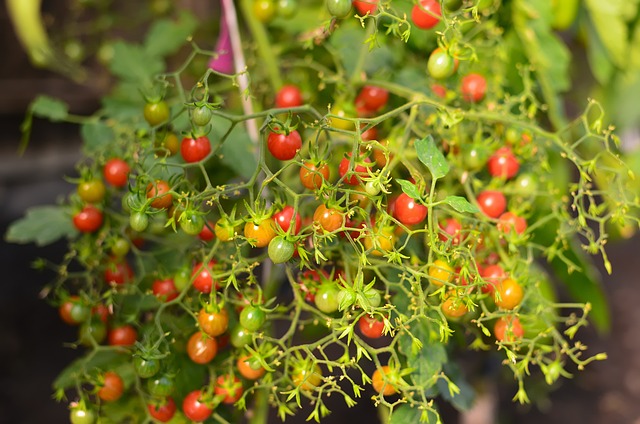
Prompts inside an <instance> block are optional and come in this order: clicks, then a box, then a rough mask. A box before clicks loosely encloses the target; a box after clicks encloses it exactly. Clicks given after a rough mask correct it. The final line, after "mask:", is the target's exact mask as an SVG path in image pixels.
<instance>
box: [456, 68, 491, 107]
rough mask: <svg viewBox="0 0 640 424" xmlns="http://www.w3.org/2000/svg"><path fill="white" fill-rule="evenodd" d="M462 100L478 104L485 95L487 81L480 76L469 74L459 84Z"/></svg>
mask: <svg viewBox="0 0 640 424" xmlns="http://www.w3.org/2000/svg"><path fill="white" fill-rule="evenodd" d="M460 92H461V93H462V98H463V99H464V100H465V101H467V102H469V103H478V102H479V101H481V100H482V99H484V96H485V94H486V93H487V80H486V79H485V78H484V77H483V76H482V75H480V74H469V75H466V76H465V77H463V78H462V81H461V82H460Z"/></svg>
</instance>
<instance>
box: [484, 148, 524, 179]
mask: <svg viewBox="0 0 640 424" xmlns="http://www.w3.org/2000/svg"><path fill="white" fill-rule="evenodd" d="M487 167H488V168H489V174H491V175H492V176H494V177H500V178H507V179H508V178H513V177H515V176H516V174H518V170H519V169H520V163H519V162H518V159H517V158H516V156H515V155H514V154H513V152H512V151H511V149H510V148H509V147H501V148H499V149H498V150H496V152H495V153H494V154H493V155H491V157H490V158H489V160H488V161H487Z"/></svg>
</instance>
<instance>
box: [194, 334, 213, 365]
mask: <svg viewBox="0 0 640 424" xmlns="http://www.w3.org/2000/svg"><path fill="white" fill-rule="evenodd" d="M187 354H188V355H189V358H191V360H192V361H193V362H195V363H196V364H202V365H204V364H208V363H209V362H211V361H213V358H215V357H216V355H217V354H218V343H217V342H216V339H215V338H213V337H209V336H208V335H206V334H203V333H201V332H200V331H198V332H196V333H193V334H192V335H191V337H189V341H188V342H187Z"/></svg>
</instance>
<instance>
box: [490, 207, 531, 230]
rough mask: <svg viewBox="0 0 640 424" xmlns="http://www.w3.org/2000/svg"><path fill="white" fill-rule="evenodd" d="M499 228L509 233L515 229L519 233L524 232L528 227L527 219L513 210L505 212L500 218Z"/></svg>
mask: <svg viewBox="0 0 640 424" xmlns="http://www.w3.org/2000/svg"><path fill="white" fill-rule="evenodd" d="M497 227H498V230H499V231H500V232H502V233H505V234H508V233H510V232H511V231H513V230H515V232H516V233H517V234H522V233H524V232H525V231H526V229H527V220H526V219H524V218H522V217H520V216H518V215H516V214H515V213H513V212H505V213H503V214H502V215H500V218H498V224H497Z"/></svg>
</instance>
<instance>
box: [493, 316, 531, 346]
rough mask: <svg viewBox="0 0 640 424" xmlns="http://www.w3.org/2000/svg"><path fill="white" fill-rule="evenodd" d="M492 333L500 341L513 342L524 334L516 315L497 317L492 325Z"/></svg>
mask: <svg viewBox="0 0 640 424" xmlns="http://www.w3.org/2000/svg"><path fill="white" fill-rule="evenodd" d="M493 335H494V336H495V337H496V340H498V341H500V342H513V341H516V340H518V339H521V338H522V337H523V336H524V330H523V329H522V325H521V324H520V320H519V319H518V317H514V316H507V317H501V318H499V319H498V320H497V321H496V323H495V324H494V326H493Z"/></svg>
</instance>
